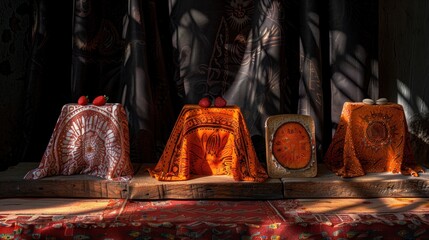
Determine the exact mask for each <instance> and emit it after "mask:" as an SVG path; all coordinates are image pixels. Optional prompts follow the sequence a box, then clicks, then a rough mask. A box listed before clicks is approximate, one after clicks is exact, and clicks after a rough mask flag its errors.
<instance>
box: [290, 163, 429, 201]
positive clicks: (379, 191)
mask: <svg viewBox="0 0 429 240" xmlns="http://www.w3.org/2000/svg"><path fill="white" fill-rule="evenodd" d="M318 168H319V173H318V176H317V177H316V178H305V179H304V178H294V179H287V178H283V179H282V182H283V184H284V197H285V198H372V197H428V196H429V173H427V170H426V173H423V174H420V176H419V177H411V176H404V175H402V174H393V173H387V172H386V173H369V174H366V175H365V176H361V177H355V178H342V177H340V176H336V175H335V174H333V173H332V172H330V171H329V170H327V168H326V167H325V166H324V165H319V167H318Z"/></svg>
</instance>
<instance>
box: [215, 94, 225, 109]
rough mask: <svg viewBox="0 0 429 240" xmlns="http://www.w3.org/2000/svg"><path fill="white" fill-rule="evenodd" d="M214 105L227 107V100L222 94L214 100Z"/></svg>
mask: <svg viewBox="0 0 429 240" xmlns="http://www.w3.org/2000/svg"><path fill="white" fill-rule="evenodd" d="M214 105H215V107H225V106H226V100H225V99H224V98H223V97H221V96H219V97H216V98H215V100H214Z"/></svg>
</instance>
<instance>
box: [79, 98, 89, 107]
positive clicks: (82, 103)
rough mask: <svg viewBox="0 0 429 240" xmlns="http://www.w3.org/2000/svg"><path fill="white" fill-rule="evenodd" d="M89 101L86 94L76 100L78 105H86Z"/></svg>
mask: <svg viewBox="0 0 429 240" xmlns="http://www.w3.org/2000/svg"><path fill="white" fill-rule="evenodd" d="M88 103H89V99H88V96H80V97H79V99H78V100H77V104H79V105H87V104H88Z"/></svg>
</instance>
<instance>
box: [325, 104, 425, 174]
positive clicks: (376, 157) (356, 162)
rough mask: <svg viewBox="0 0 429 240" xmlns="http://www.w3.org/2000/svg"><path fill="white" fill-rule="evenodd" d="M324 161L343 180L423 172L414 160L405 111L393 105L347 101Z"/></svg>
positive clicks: (399, 106)
mask: <svg viewBox="0 0 429 240" xmlns="http://www.w3.org/2000/svg"><path fill="white" fill-rule="evenodd" d="M324 162H325V164H326V166H327V167H328V168H329V169H330V170H331V171H333V172H335V173H336V174H337V175H339V176H342V177H357V176H362V175H365V174H366V173H369V172H392V173H402V174H404V175H410V174H411V175H413V176H418V173H419V172H423V169H422V168H421V167H420V166H419V165H418V164H416V162H415V161H414V155H413V153H412V150H411V146H410V140H409V133H408V127H407V123H406V119H405V114H404V110H403V108H402V106H401V105H399V104H394V103H388V104H385V105H369V104H365V103H357V102H346V103H345V104H344V106H343V110H342V113H341V119H340V122H339V125H338V127H337V129H336V132H335V134H334V137H333V139H332V142H331V144H330V146H329V148H328V151H327V152H326V154H325V157H324Z"/></svg>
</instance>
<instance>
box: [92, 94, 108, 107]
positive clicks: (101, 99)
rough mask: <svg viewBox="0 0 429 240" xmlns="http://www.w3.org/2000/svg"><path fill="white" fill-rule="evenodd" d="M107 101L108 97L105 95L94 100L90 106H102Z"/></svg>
mask: <svg viewBox="0 0 429 240" xmlns="http://www.w3.org/2000/svg"><path fill="white" fill-rule="evenodd" d="M108 100H109V97H108V96H106V95H102V96H98V97H96V98H94V100H93V101H92V104H94V105H96V106H103V105H104V104H106V102H107V101H108Z"/></svg>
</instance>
